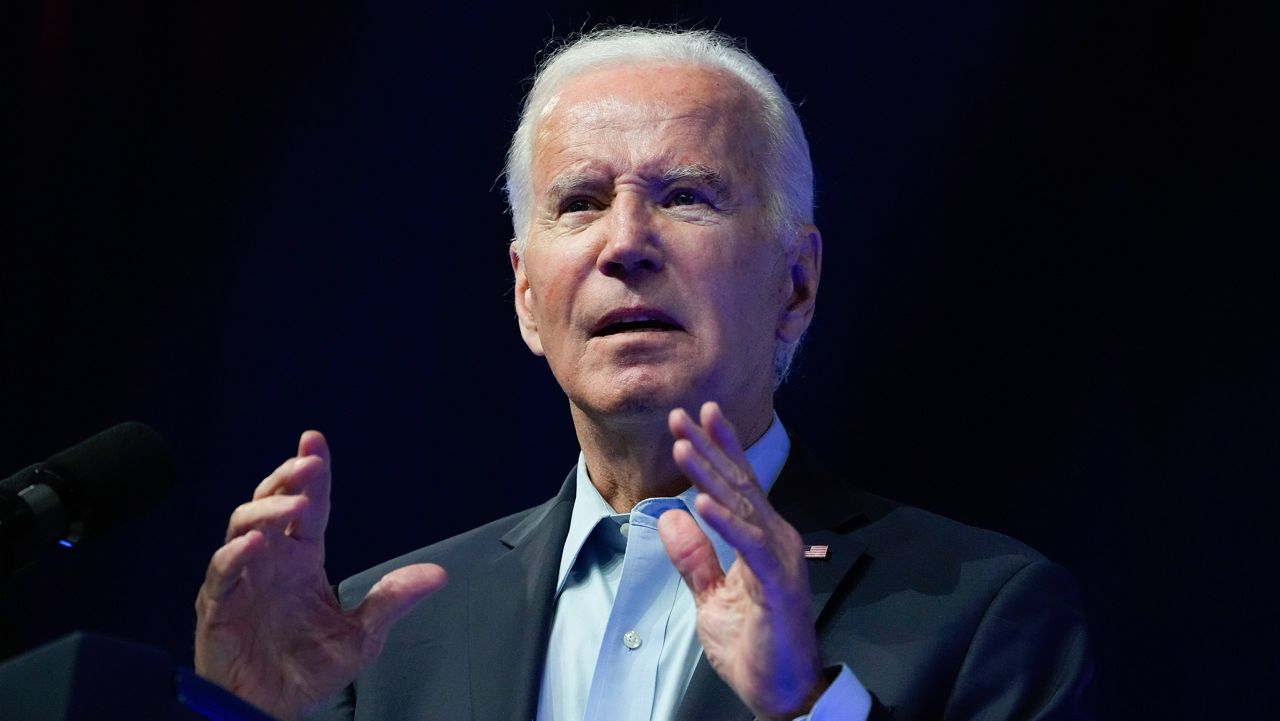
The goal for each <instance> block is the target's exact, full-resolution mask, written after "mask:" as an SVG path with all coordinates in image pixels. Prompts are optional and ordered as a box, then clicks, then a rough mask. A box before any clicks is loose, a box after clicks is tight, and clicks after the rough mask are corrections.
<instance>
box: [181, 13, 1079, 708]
mask: <svg viewBox="0 0 1280 721" xmlns="http://www.w3.org/2000/svg"><path fill="white" fill-rule="evenodd" d="M507 171H508V172H507V175H508V193H509V198H510V201H511V207H512V216H513V222H514V225H515V233H516V239H515V241H513V243H512V246H511V250H510V257H511V264H512V268H513V271H514V273H515V304H516V312H517V316H518V319H519V326H520V332H521V335H522V336H523V338H524V340H525V342H526V343H527V344H528V346H529V348H530V349H531V350H532V351H533V352H534V353H535V354H537V355H541V356H545V357H546V359H547V362H548V364H549V365H550V368H551V371H552V373H553V374H554V375H555V377H556V380H557V381H558V382H559V384H560V386H561V388H562V389H563V390H564V392H565V395H566V396H567V397H568V400H569V407H570V412H571V415H572V418H573V422H574V427H575V429H576V431H577V437H578V441H579V443H580V445H581V448H582V453H581V456H580V459H579V463H578V466H577V468H576V469H575V471H574V472H573V473H571V474H570V476H569V478H568V479H566V481H565V483H564V485H563V487H562V488H561V490H560V493H559V494H558V495H557V496H556V497H555V498H553V499H552V500H550V501H548V502H547V503H546V504H543V505H542V506H539V507H537V508H535V509H531V510H529V511H525V512H523V513H520V514H516V515H515V516H511V517H509V518H506V519H502V520H499V521H495V522H494V523H492V524H489V525H487V526H484V527H481V528H479V529H476V530H474V531H471V532H469V533H466V534H463V535H461V536H458V537H455V538H452V539H449V540H446V541H443V542H441V543H438V544H435V545H433V546H430V547H428V548H425V549H421V550H419V551H416V552H414V553H411V554H409V555H408V556H405V557H403V558H401V559H396V560H394V561H391V562H389V563H387V564H384V565H383V566H380V567H378V568H375V569H372V570H370V571H368V572H366V573H364V574H361V575H358V576H356V577H354V578H352V579H349V580H348V581H346V582H344V583H343V584H342V585H341V587H340V589H339V593H338V596H339V598H337V599H335V597H334V594H333V592H332V590H331V588H330V585H329V581H328V580H327V578H326V577H325V574H324V570H323V558H324V553H323V533H324V527H325V523H326V520H327V515H328V489H329V482H330V474H329V451H328V447H327V445H326V443H325V440H324V438H323V437H322V436H320V434H318V433H315V432H308V433H305V434H303V436H302V439H301V441H300V442H299V446H298V454H297V456H296V457H295V458H292V459H290V460H289V461H286V462H285V463H284V464H283V465H282V466H281V467H280V468H278V469H276V471H275V472H274V473H272V474H271V475H270V476H268V477H267V479H266V480H264V481H263V482H262V483H261V484H260V485H259V486H258V488H257V490H256V491H255V492H254V497H253V500H252V501H250V502H249V503H246V504H245V505H243V506H241V507H240V508H238V509H237V510H236V511H235V513H234V514H233V515H232V517H231V521H230V524H229V528H228V532H227V542H226V545H224V546H223V547H222V548H221V549H219V550H218V551H217V552H216V553H215V554H214V556H213V560H212V561H211V563H210V567H209V572H208V576H207V579H206V581H205V584H204V586H203V587H202V588H201V591H200V594H199V597H198V599H197V604H196V606H197V611H198V614H199V622H198V627H197V638H196V667H197V670H198V671H199V672H200V673H201V674H203V675H205V676H206V677H208V678H210V679H212V680H214V681H216V682H218V683H220V684H222V685H224V686H225V687H227V688H229V689H231V690H232V691H233V692H235V693H237V694H239V695H241V696H242V697H244V698H245V699H247V700H249V701H251V702H253V703H255V704H257V705H259V706H261V707H262V708H264V709H266V710H268V711H270V712H272V713H274V714H275V715H277V716H279V717H281V718H294V717H297V716H299V715H302V714H304V713H307V712H310V711H313V710H316V709H321V711H320V713H321V714H322V717H324V718H329V717H330V716H332V717H333V718H352V717H354V718H368V719H395V718H406V719H407V718H443V719H457V718H477V719H506V718H530V717H537V718H538V719H546V720H550V719H580V718H590V719H606V718H607V719H650V718H654V719H665V718H672V717H678V718H690V719H693V718H711V719H721V718H723V719H733V718H744V719H745V718H751V717H756V718H761V719H791V718H798V717H805V716H806V715H808V714H812V718H814V719H845V718H848V719H863V718H867V717H868V716H871V717H884V716H886V715H887V714H889V713H891V711H890V709H893V710H892V713H894V714H895V718H1050V717H1054V718H1065V717H1075V716H1077V715H1079V708H1078V701H1079V691H1080V689H1081V687H1082V686H1083V684H1084V683H1085V682H1086V681H1087V677H1088V662H1087V655H1086V652H1085V638H1084V634H1083V624H1082V622H1081V619H1080V616H1079V613H1078V611H1077V610H1076V607H1075V604H1074V601H1073V595H1072V594H1073V590H1072V584H1071V583H1070V581H1069V580H1068V579H1066V578H1065V574H1064V573H1063V572H1062V571H1061V570H1060V569H1058V568H1057V567H1055V566H1053V565H1052V564H1050V563H1048V562H1047V561H1045V560H1044V559H1043V558H1042V557H1040V556H1039V555H1038V554H1036V553H1035V552H1034V551H1031V550H1030V549H1027V548H1026V547H1024V546H1022V545H1020V544H1018V543H1016V542H1014V541H1011V540H1009V539H1006V538H1003V537H1000V536H997V535H995V534H990V533H986V532H981V531H977V530H975V529H969V528H966V527H963V526H960V525H959V524H955V523H953V522H950V521H946V520H945V519H941V518H938V517H936V516H932V515H930V514H927V513H924V512H922V511H918V510H916V509H910V508H902V507H898V506H895V505H894V504H891V503H889V502H886V501H883V500H881V499H877V498H875V497H872V496H870V495H868V494H864V493H862V492H859V491H857V490H855V489H854V488H853V487H852V486H850V485H848V484H846V483H843V482H841V481H839V480H836V479H835V478H834V477H832V476H830V475H829V474H827V473H826V472H824V471H823V470H821V468H820V466H818V465H817V464H816V463H815V462H814V461H813V460H812V459H809V458H807V457H806V456H805V454H804V453H803V451H801V450H800V449H798V448H795V447H793V446H792V445H791V442H790V440H789V439H788V437H787V435H786V433H785V431H784V430H783V429H782V426H781V424H780V421H779V420H778V418H777V417H776V415H775V414H774V413H773V402H772V398H773V391H774V388H775V385H776V383H777V382H779V381H780V379H781V377H782V375H784V374H785V371H786V365H787V363H789V360H790V357H791V354H792V352H793V351H794V348H795V346H796V344H797V343H798V342H799V340H800V338H801V336H802V335H803V333H804V332H805V330H806V329H807V327H808V325H809V322H810V320H811V319H812V316H813V312H814V305H815V298H816V293H817V287H818V279H819V274H820V269H821V256H822V242H821V237H820V235H819V233H818V230H817V228H815V227H814V226H813V225H812V204H813V203H812V171H811V169H810V166H809V159H808V148H807V144H806V143H805V141H804V137H803V133H802V131H801V130H800V127H799V121H798V119H797V118H796V116H795V113H794V110H793V109H792V108H791V106H790V104H789V103H788V102H787V100H786V98H785V97H784V96H783V95H782V93H781V91H780V90H779V89H778V86H777V84H776V82H775V81H774V80H773V79H772V77H771V76H770V75H769V74H768V72H767V71H765V70H764V69H763V68H762V67H761V66H760V65H759V64H758V63H756V62H755V60H754V59H752V58H751V57H750V56H749V55H747V54H746V53H744V52H742V51H740V50H738V49H736V48H734V47H733V46H732V45H731V44H730V43H728V42H726V41H725V40H724V39H723V38H721V37H720V36H717V35H715V34H713V33H707V32H701V33H670V32H658V31H649V30H634V29H620V30H613V31H607V32H604V33H598V34H595V35H592V36H588V37H587V38H584V39H582V40H580V41H578V42H577V43H576V44H573V45H570V46H568V47H567V48H564V49H562V50H561V51H559V52H558V53H557V54H555V55H554V56H553V57H552V58H551V59H550V60H549V61H548V62H547V63H546V64H545V65H544V67H543V69H542V70H541V71H540V73H539V75H538V78H537V80H536V82H535V85H534V88H533V90H532V91H531V93H530V96H529V98H528V100H527V101H526V107H525V110H524V114H523V116H522V121H521V124H520V127H519V129H518V130H517V132H516V136H515V138H514V140H513V142H512V147H511V151H510V154H509V157H508V169H507ZM694 416H696V420H695V418H694ZM744 447H747V448H748V449H747V450H745V451H744V450H743V448H744ZM784 466H785V467H784ZM691 483H692V487H690V484H691ZM766 493H767V497H766ZM802 534H803V535H802ZM806 549H808V550H806ZM446 568H447V569H449V570H450V572H451V573H452V574H453V579H452V583H451V584H449V586H448V587H447V588H446V587H445V579H446V574H445V569H446ZM433 594H434V595H433ZM427 596H431V597H430V598H429V599H427V600H426V601H425V602H422V603H419V602H420V601H422V600H423V599H424V598H425V597H427ZM400 619H403V620H400ZM397 620H399V623H398V624H397ZM393 624H396V625H394V626H393ZM815 624H816V626H815ZM384 644H385V648H384ZM344 689H345V690H344ZM326 705H328V708H327V710H324V709H322V707H324V706H326Z"/></svg>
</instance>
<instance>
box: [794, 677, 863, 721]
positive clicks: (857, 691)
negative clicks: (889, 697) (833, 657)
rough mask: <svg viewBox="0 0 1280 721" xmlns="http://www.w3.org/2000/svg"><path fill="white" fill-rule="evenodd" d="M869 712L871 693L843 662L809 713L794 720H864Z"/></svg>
mask: <svg viewBox="0 0 1280 721" xmlns="http://www.w3.org/2000/svg"><path fill="white" fill-rule="evenodd" d="M870 714H871V694H869V693H867V690H866V689H865V688H863V687H862V682H861V681H859V680H858V677H857V676H854V675H853V671H852V670H851V669H850V668H849V667H848V666H846V665H845V664H843V663H842V664H840V673H839V674H837V675H836V678H835V680H834V681H832V682H831V685H830V686H828V687H827V690H826V691H823V692H822V695H821V696H819V697H818V702H817V703H815V704H814V705H813V708H812V709H811V710H810V711H809V713H807V714H805V715H803V716H797V717H796V719H795V721H866V719H867V716H868V715H870Z"/></svg>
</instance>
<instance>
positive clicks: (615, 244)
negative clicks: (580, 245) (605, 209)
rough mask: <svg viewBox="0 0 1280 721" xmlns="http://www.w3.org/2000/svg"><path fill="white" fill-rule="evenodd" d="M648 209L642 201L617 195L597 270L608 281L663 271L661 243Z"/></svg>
mask: <svg viewBox="0 0 1280 721" xmlns="http://www.w3.org/2000/svg"><path fill="white" fill-rule="evenodd" d="M653 221H654V218H653V215H652V212H651V209H650V208H649V207H648V205H647V204H646V203H645V202H644V201H643V200H641V199H639V198H635V197H623V196H619V197H617V198H615V200H614V203H613V205H612V206H611V207H610V208H609V218H608V222H607V223H606V225H605V232H606V233H607V236H606V237H605V240H604V247H603V248H601V249H600V255H599V256H598V258H597V259H596V267H597V268H598V269H599V270H600V272H601V273H604V274H605V275H607V276H609V277H610V278H629V277H632V276H634V275H635V274H636V273H638V272H644V271H649V272H657V271H660V270H662V265H663V261H662V242H661V239H660V237H659V234H658V229H657V228H656V227H655V226H654V222H653Z"/></svg>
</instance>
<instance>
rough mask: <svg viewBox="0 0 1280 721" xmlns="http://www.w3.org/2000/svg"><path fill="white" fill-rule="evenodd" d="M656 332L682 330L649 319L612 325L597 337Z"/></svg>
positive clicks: (670, 324)
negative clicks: (648, 331)
mask: <svg viewBox="0 0 1280 721" xmlns="http://www.w3.org/2000/svg"><path fill="white" fill-rule="evenodd" d="M647 330H655V331H664V330H680V328H679V326H677V325H675V324H672V323H668V322H666V321H664V320H658V319H657V318H648V319H645V320H624V321H618V322H617V323H610V324H609V325H606V326H605V327H603V328H601V329H600V330H598V331H596V335H597V336H605V335H617V334H619V333H639V332H641V331H647Z"/></svg>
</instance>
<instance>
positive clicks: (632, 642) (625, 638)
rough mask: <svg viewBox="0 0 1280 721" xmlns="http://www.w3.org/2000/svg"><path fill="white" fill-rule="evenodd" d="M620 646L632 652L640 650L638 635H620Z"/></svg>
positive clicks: (628, 633)
mask: <svg viewBox="0 0 1280 721" xmlns="http://www.w3.org/2000/svg"><path fill="white" fill-rule="evenodd" d="M622 645H623V646H626V647H627V648H629V649H631V650H633V651H634V650H635V649H637V648H640V634H638V633H636V632H635V631H627V632H626V633H624V634H622Z"/></svg>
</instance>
